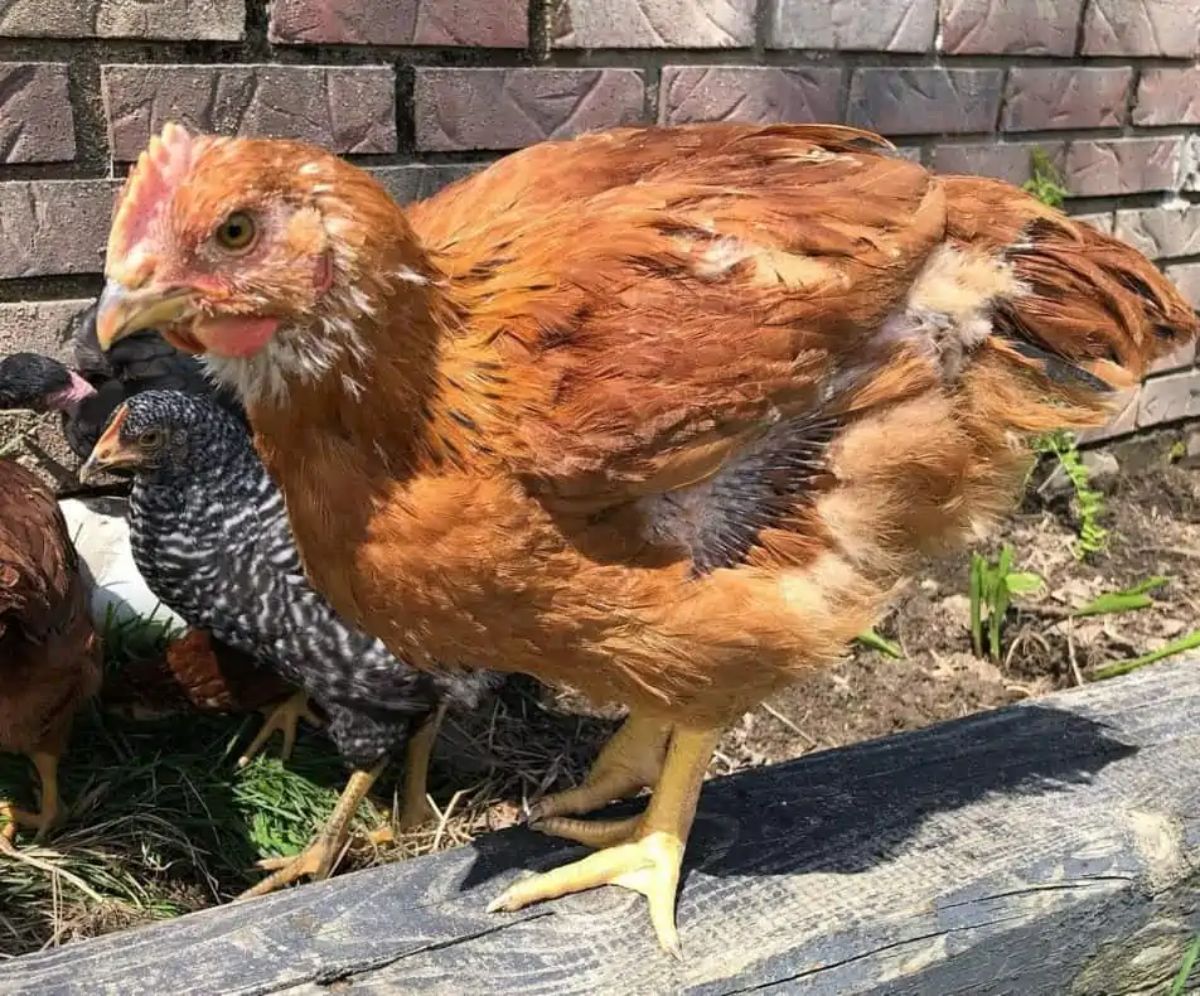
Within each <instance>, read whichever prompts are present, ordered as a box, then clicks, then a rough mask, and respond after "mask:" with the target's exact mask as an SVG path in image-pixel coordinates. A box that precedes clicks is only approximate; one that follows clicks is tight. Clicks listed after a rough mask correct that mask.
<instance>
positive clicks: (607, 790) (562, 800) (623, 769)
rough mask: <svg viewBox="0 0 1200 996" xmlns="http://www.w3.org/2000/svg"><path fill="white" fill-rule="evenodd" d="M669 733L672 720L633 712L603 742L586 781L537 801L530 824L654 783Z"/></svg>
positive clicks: (585, 808) (593, 806)
mask: <svg viewBox="0 0 1200 996" xmlns="http://www.w3.org/2000/svg"><path fill="white" fill-rule="evenodd" d="M670 734H671V726H670V724H669V723H663V722H660V721H659V720H656V719H649V718H647V717H645V716H637V715H634V714H630V716H629V718H628V719H626V720H625V722H624V724H622V726H621V728H620V729H619V730H617V732H616V733H614V734H613V736H612V739H611V740H609V741H608V743H606V744H605V745H604V749H603V750H601V751H600V754H599V756H598V757H597V758H596V761H595V763H594V764H593V765H592V769H591V771H589V772H588V776H587V778H585V779H584V782H583V784H582V785H580V786H578V787H577V788H573V789H567V790H566V791H565V792H556V793H555V794H554V795H548V796H546V798H544V799H541V800H539V801H538V802H536V803H534V804H533V806H531V807H530V810H529V820H530V823H532V824H535V825H537V824H539V823H540V822H542V821H544V820H546V819H548V818H549V817H551V816H563V815H567V816H574V815H576V814H579V813H590V812H591V811H592V810H594V809H599V808H600V807H602V806H605V805H607V804H608V803H610V802H612V801H613V800H614V799H624V798H626V797H627V796H631V795H634V794H635V793H636V792H638V791H639V790H640V789H643V788H645V787H646V786H648V785H653V784H654V783H655V782H656V781H658V778H659V775H660V774H661V773H662V770H663V758H664V757H665V756H666V753H667V740H668V738H669V737H670ZM574 822H578V821H574ZM538 829H541V827H540V826H539V827H538Z"/></svg>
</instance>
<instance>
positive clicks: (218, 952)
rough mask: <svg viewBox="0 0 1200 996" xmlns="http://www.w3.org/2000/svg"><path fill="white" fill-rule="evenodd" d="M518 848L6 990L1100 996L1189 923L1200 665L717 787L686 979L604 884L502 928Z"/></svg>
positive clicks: (1194, 903) (502, 836) (309, 892)
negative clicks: (503, 895) (503, 898)
mask: <svg viewBox="0 0 1200 996" xmlns="http://www.w3.org/2000/svg"><path fill="white" fill-rule="evenodd" d="M576 853H580V849H579V848H576V847H573V846H570V845H566V844H563V843H561V842H555V841H551V840H548V839H546V838H542V837H540V836H538V835H536V834H533V833H531V832H528V831H524V830H514V831H507V832H504V833H499V834H494V835H491V836H488V837H484V838H481V839H480V840H478V841H477V842H476V843H475V844H474V845H473V846H472V847H469V848H462V849H459V850H457V851H451V852H448V853H446V854H442V855H437V856H434V857H430V858H422V859H417V860H414V861H409V862H405V863H402V864H399V865H394V866H391V867H387V868H379V869H373V870H371V871H366V872H361V873H358V874H355V875H348V876H344V877H342V878H338V879H335V880H334V881H332V882H328V883H324V884H322V885H316V886H307V887H304V888H302V889H297V890H294V891H292V892H289V893H284V894H282V895H277V896H273V897H268V898H266V899H263V900H258V901H256V902H254V903H248V904H242V905H235V906H227V907H223V908H220V909H216V910H209V911H205V912H202V913H198V914H193V915H191V916H188V917H184V918H182V919H180V920H177V921H174V922H172V923H168V924H164V925H160V926H155V927H148V928H143V929H140V930H136V931H131V932H129V933H126V934H123V935H113V936H109V937H104V938H99V939H97V940H94V941H88V942H84V943H80V944H76V945H71V946H68V947H65V948H63V949H61V950H58V951H53V952H48V953H45V954H39V955H34V956H27V957H25V958H21V959H17V960H16V961H14V962H10V963H8V964H7V965H4V966H0V992H3V993H5V994H14V993H38V994H56V993H89V994H90V993H96V992H107V991H111V992H116V993H121V994H123V996H124V994H142V993H145V994H151V993H153V994H156V996H158V994H162V993H171V994H184V993H214V992H221V993H229V992H239V993H271V992H279V991H283V990H286V991H288V992H289V993H305V994H310V993H311V994H315V993H318V992H328V991H329V990H328V989H327V987H328V986H329V985H330V984H331V983H336V985H337V988H338V990H339V991H343V992H352V993H394V992H405V993H409V992H421V993H447V994H449V993H455V994H458V993H473V992H489V993H510V992H511V993H553V994H554V996H564V994H567V993H637V994H649V993H677V992H678V993H684V992H686V993H696V994H713V996H716V994H732V993H743V992H749V991H760V990H762V991H773V992H778V993H785V992H786V993H829V994H843V993H872V994H883V993H889V994H891V993H895V994H901V993H914V994H915V993H936V994H950V993H967V992H970V993H1009V992H1019V993H1022V994H1041V993H1045V994H1059V993H1067V992H1072V993H1079V994H1087V993H1095V994H1101V993H1103V994H1105V996H1116V994H1120V993H1132V992H1135V991H1142V990H1146V989H1148V988H1149V987H1152V986H1154V985H1158V984H1161V983H1162V982H1164V981H1165V980H1166V979H1168V978H1169V977H1170V976H1171V974H1172V973H1173V972H1174V971H1175V969H1176V968H1177V967H1178V964H1179V960H1180V957H1181V956H1182V953H1183V950H1184V948H1185V946H1186V944H1187V942H1188V941H1189V940H1190V937H1191V935H1192V933H1193V932H1194V931H1196V930H1197V929H1200V911H1198V905H1200V662H1190V663H1189V662H1177V663H1171V664H1163V665H1159V666H1157V667H1154V668H1147V669H1144V670H1143V671H1140V672H1137V673H1135V674H1133V675H1131V676H1129V677H1127V678H1125V679H1121V680H1117V681H1112V682H1107V683H1105V684H1103V685H1097V686H1093V687H1091V688H1088V689H1084V690H1080V691H1076V692H1070V693H1064V694H1061V695H1056V696H1050V697H1047V698H1045V699H1041V700H1039V701H1038V702H1035V703H1029V704H1026V705H1021V706H1017V707H1013V708H1009V709H1002V710H998V711H995V712H992V713H985V714H981V715H977V716H972V717H968V718H966V719H963V720H959V721H956V722H953V723H946V724H942V725H940V726H937V727H934V728H931V729H929V730H925V731H921V732H918V733H911V734H905V735H902V736H898V737H893V738H889V739H886V740H879V741H875V742H871V743H867V744H860V745H857V746H855V747H850V748H845V749H842V750H836V751H829V752H827V753H823V754H818V755H812V756H810V757H807V758H803V759H801V760H799V761H795V762H792V763H789V764H782V765H777V766H773V767H769V768H763V769H759V770H757V771H752V772H745V773H742V774H740V775H736V776H733V777H730V778H726V779H721V780H718V781H714V782H710V783H709V784H708V785H707V786H706V788H705V791H704V794H703V797H702V800H701V805H700V814H699V817H698V819H697V822H696V827H695V831H694V833H693V836H692V841H691V844H690V847H689V852H688V861H687V863H686V872H685V875H686V880H685V883H684V887H683V889H682V892H681V897H680V905H679V924H680V929H681V935H682V940H683V944H684V950H685V960H684V962H683V963H682V964H680V963H676V962H674V961H673V960H672V959H670V958H669V957H668V956H666V955H664V954H662V953H661V952H660V951H659V950H658V948H657V946H656V945H655V942H654V939H653V934H652V932H651V931H650V928H649V923H648V919H647V916H646V912H645V909H644V903H643V901H642V900H641V898H640V897H638V896H635V895H632V894H628V893H625V892H622V891H621V890H618V889H612V888H608V889H603V890H598V891H596V892H593V893H590V894H586V895H582V896H572V897H568V898H565V899H562V900H558V901H556V902H554V903H548V904H544V905H541V906H537V907H533V908H530V909H527V910H523V911H521V912H520V913H516V914H506V915H490V916H489V915H488V914H486V913H484V912H483V907H484V905H485V904H486V902H487V900H488V899H489V898H490V897H491V896H493V895H495V894H496V892H497V891H498V890H499V889H501V888H502V887H503V885H504V884H506V883H507V882H508V881H510V880H511V879H512V878H513V877H514V875H515V874H516V871H515V869H518V868H530V869H541V868H545V867H549V866H552V865H554V864H557V863H559V862H562V861H563V860H566V859H568V858H570V857H572V856H574V855H575V854H576Z"/></svg>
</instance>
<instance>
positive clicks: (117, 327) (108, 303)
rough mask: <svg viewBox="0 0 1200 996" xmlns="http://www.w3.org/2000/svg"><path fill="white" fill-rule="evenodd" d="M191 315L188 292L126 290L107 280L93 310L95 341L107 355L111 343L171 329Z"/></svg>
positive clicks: (191, 305) (191, 307)
mask: <svg viewBox="0 0 1200 996" xmlns="http://www.w3.org/2000/svg"><path fill="white" fill-rule="evenodd" d="M192 314H194V308H193V304H192V292H191V291H189V290H187V289H184V288H179V287H155V286H153V285H152V286H150V287H144V288H140V289H138V290H129V289H128V288H126V287H125V285H124V284H120V283H117V282H116V281H115V280H110V281H108V283H106V284H105V285H104V292H103V293H102V294H101V295H100V301H99V303H98V306H97V309H96V339H97V340H98V341H99V343H100V348H101V349H102V350H104V351H106V352H107V350H108V349H109V348H110V347H111V346H112V344H113V343H114V342H117V341H118V340H119V339H124V338H125V337H126V336H128V335H133V333H135V332H141V331H143V330H144V329H157V328H160V327H161V326H164V325H173V324H175V323H176V322H180V321H182V320H183V319H185V318H188V317H189V316H191V315H192Z"/></svg>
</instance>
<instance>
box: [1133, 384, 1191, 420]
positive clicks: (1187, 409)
mask: <svg viewBox="0 0 1200 996" xmlns="http://www.w3.org/2000/svg"><path fill="white" fill-rule="evenodd" d="M1197 415H1200V370H1185V371H1183V372H1182V373H1173V374H1167V375H1166V376H1165V377H1151V378H1150V379H1149V380H1148V381H1146V383H1145V384H1143V385H1142V395H1141V400H1140V402H1139V404H1138V413H1137V425H1138V428H1139V429H1144V428H1147V427H1148V426H1152V425H1160V424H1162V423H1163V422H1177V421H1179V419H1181V418H1195V417H1196V416H1197Z"/></svg>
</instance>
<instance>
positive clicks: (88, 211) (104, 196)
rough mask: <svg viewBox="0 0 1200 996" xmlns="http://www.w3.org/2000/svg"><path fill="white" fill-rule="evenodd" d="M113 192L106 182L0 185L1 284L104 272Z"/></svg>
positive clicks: (115, 185)
mask: <svg viewBox="0 0 1200 996" xmlns="http://www.w3.org/2000/svg"><path fill="white" fill-rule="evenodd" d="M117 189H118V187H117V184H116V183H115V182H112V181H108V180H30V181H21V180H13V181H9V182H7V183H0V218H3V219H4V224H3V225H0V279H6V278H10V277H44V276H53V275H55V274H63V273H99V272H100V271H102V270H103V269H104V256H103V253H104V247H105V244H106V243H107V242H108V223H109V219H110V218H111V216H112V203H113V197H114V196H116V192H117Z"/></svg>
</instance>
